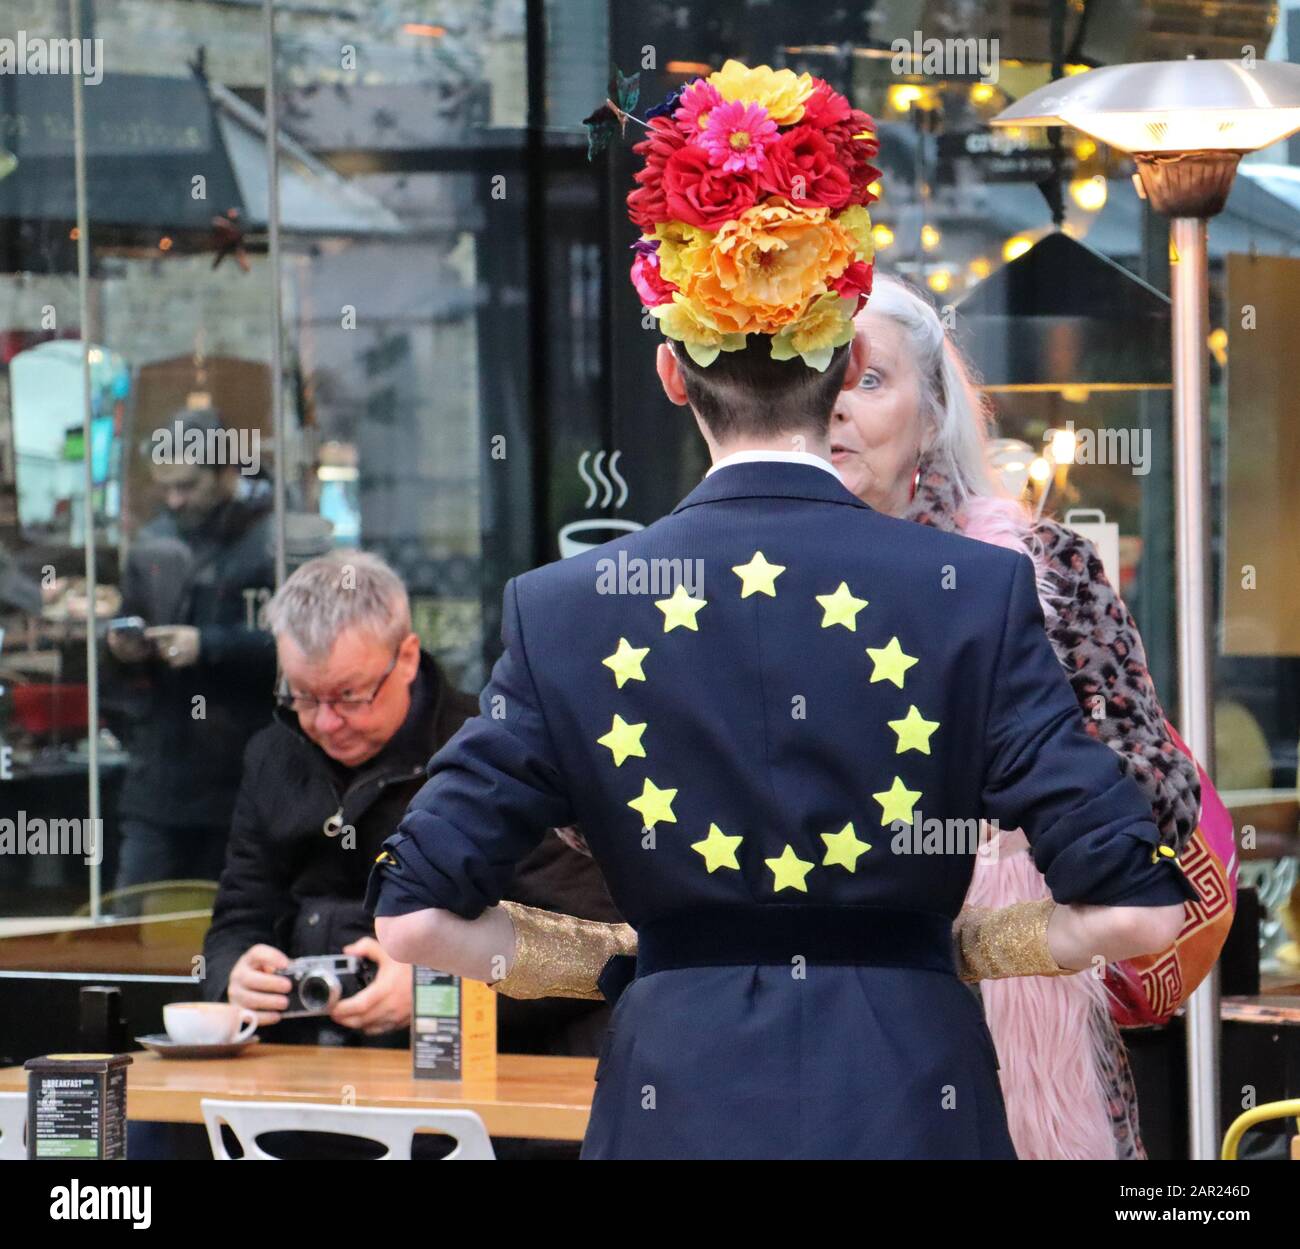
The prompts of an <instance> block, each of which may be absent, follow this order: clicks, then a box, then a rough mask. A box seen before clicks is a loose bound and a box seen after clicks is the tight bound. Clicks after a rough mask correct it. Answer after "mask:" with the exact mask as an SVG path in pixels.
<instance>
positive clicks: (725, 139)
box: [697, 100, 777, 173]
mask: <svg viewBox="0 0 1300 1249" xmlns="http://www.w3.org/2000/svg"><path fill="white" fill-rule="evenodd" d="M776 137H777V128H776V122H774V121H773V120H772V119H771V117H769V116H768V114H767V109H765V108H764V107H763V106H762V105H761V104H746V103H745V102H744V101H743V100H731V101H729V102H728V103H725V104H719V105H716V106H715V107H714V108H712V109H710V110H709V119H708V122H707V124H706V125H705V127H704V132H703V134H702V135H701V136H700V138H699V139H698V140H697V142H699V143H700V144H701V145H702V146H703V147H704V150H705V151H706V152H708V154H709V163H710V164H712V165H714V166H720V167H721V168H722V170H723V172H724V173H740V172H741V170H743V169H749V170H759V169H762V168H763V163H764V160H765V156H764V153H765V152H766V150H767V147H768V145H769V144H770V143H773V142H774V141H775V140H776Z"/></svg>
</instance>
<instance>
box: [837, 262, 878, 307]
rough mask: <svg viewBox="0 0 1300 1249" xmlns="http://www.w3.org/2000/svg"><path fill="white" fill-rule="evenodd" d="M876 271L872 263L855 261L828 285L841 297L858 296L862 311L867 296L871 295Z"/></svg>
mask: <svg viewBox="0 0 1300 1249" xmlns="http://www.w3.org/2000/svg"><path fill="white" fill-rule="evenodd" d="M874 269H875V266H874V265H872V264H871V262H870V261H867V260H855V261H854V262H853V263H852V264H851V265H849V267H848V268H847V269H845V270H844V272H843V273H841V274H840V276H839V277H837V278H832V279H831V280H830V282H829V283H828V285H829V286H830V288H831V290H833V291H837V292H838V293H839V294H840V295H844V296H857V297H858V310H859V311H861V309H862V305H863V303H865V302H866V298H867V296H868V295H870V294H871V279H872V277H873V276H874Z"/></svg>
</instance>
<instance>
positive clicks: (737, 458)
mask: <svg viewBox="0 0 1300 1249" xmlns="http://www.w3.org/2000/svg"><path fill="white" fill-rule="evenodd" d="M767 462H771V463H776V464H811V465H812V466H813V467H814V468H820V469H824V470H825V471H826V472H828V473H830V475H831V476H832V477H834V478H835V480H836V481H843V478H842V477H841V476H840V474H839V470H838V469H837V468H836V467H835V465H834V464H832V463H831V462H830V461H829V460H824V459H822V457H821V456H820V455H813V454H812V452H811V451H733V452H732V453H731V454H730V455H726V456H723V457H722V459H720V460H719V461H718V462H717V463H716V464H715V465H714V466H713V467H712V468H711V469H709V471H708V472H707V473H705V474H704V475H705V476H706V477H712V476H713V474H714V473H716V472H717V471H718V469H720V468H729V467H730V466H731V465H732V464H761V463H767Z"/></svg>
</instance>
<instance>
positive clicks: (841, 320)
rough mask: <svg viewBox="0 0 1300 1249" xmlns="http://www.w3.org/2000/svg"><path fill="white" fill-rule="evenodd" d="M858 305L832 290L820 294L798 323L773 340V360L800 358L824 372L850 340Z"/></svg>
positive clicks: (788, 327) (851, 299)
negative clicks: (854, 314)
mask: <svg viewBox="0 0 1300 1249" xmlns="http://www.w3.org/2000/svg"><path fill="white" fill-rule="evenodd" d="M857 302H858V301H857V300H856V299H854V298H849V297H848V296H840V295H837V294H836V293H835V292H834V291H830V292H828V293H827V294H825V295H819V296H818V297H817V298H816V299H814V300H813V302H812V303H811V304H810V305H809V306H808V311H807V312H806V313H804V315H803V316H802V317H800V318H799V320H798V321H795V322H793V323H792V324H791V325H788V326H786V328H785V329H783V330H782V331H781V332H780V333H779V334H777V335H776V336H775V337H774V338H773V339H772V359H773V360H793V359H794V357H795V356H802V357H803V361H804V363H805V364H807V365H808V367H809V368H813V369H816V370H817V372H819V373H823V372H825V370H826V366H827V365H828V364H830V362H831V356H832V355H834V353H835V349H836V348H837V347H843V346H844V344H845V343H848V342H852V341H853V309H854V308H855V307H857Z"/></svg>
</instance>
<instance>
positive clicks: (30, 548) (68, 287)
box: [0, 0, 122, 932]
mask: <svg viewBox="0 0 1300 1249" xmlns="http://www.w3.org/2000/svg"><path fill="white" fill-rule="evenodd" d="M23 21H24V25H25V30H26V35H27V37H28V39H29V40H30V41H31V44H33V45H35V46H38V47H39V46H41V45H42V43H43V41H47V40H50V39H58V38H62V37H64V36H66V34H67V26H66V6H64V5H62V4H57V3H54V2H53V0H49V2H47V3H36V4H28V5H25V6H24V12H23ZM93 89H94V88H92V87H89V86H87V87H86V88H85V91H86V92H87V94H88V93H89V92H90V91H92V90H93ZM72 98H73V79H72V76H71V75H70V74H68V73H49V74H43V75H28V76H18V75H14V74H8V73H6V74H3V75H0V818H2V820H3V823H0V839H4V840H5V841H6V842H7V844H6V845H5V847H4V853H3V854H0V932H12V931H14V930H15V929H16V928H17V927H18V926H17V925H16V924H15V923H14V922H13V921H15V920H16V919H18V918H19V917H32V916H41V915H44V916H53V915H68V914H71V913H73V912H76V911H79V910H80V911H84V910H85V909H86V907H87V904H88V898H89V874H88V866H87V862H86V860H87V859H90V858H93V857H95V854H94V853H93V852H91V853H86V852H81V853H79V852H78V851H89V850H90V847H89V845H88V844H87V843H89V842H90V841H93V840H94V834H95V831H96V830H95V828H94V826H93V825H92V824H90V823H89V820H90V815H91V813H90V810H89V806H88V784H87V776H88V765H87V759H88V739H89V733H90V727H89V712H88V697H87V691H88V686H87V661H86V631H87V624H86V621H87V617H88V615H89V610H88V608H89V603H90V599H91V587H90V586H89V584H88V582H87V579H86V564H85V557H84V553H83V541H84V524H85V517H86V508H87V506H88V501H87V495H86V485H85V474H84V469H83V462H84V458H85V454H86V447H85V440H84V436H83V433H84V431H83V416H84V411H85V402H84V396H85V390H84V382H83V359H82V357H83V350H82V337H83V332H84V327H83V324H82V310H81V308H80V306H79V299H78V287H77V244H76V238H75V224H76V214H75V208H74V206H73V203H72V186H73V177H72V170H73V162H72V137H71V136H72V127H71V117H72ZM96 342H98V340H96ZM91 371H92V377H91V384H92V388H93V394H94V397H95V401H96V412H97V414H98V419H97V421H96V423H95V424H94V425H92V440H91V441H92V445H91V448H90V455H91V460H92V466H93V470H94V474H93V475H94V483H93V486H92V497H91V500H90V502H89V506H90V507H91V508H93V510H94V512H95V514H96V519H97V521H98V520H99V519H100V518H101V517H104V516H105V515H106V513H107V512H108V511H109V510H110V509H111V507H112V502H111V499H110V494H111V485H110V478H111V465H112V459H113V440H112V417H111V412H112V405H113V403H114V401H115V400H114V396H115V393H116V390H117V388H118V387H119V386H120V384H121V376H122V375H121V361H120V360H119V359H117V358H116V357H114V355H113V353H111V352H108V351H103V350H100V351H98V352H97V353H95V354H94V356H93V359H92V366H91ZM105 554H106V555H107V554H108V552H107V551H105ZM115 602H116V600H115V597H114V595H113V594H112V592H111V590H107V589H105V590H104V591H102V592H101V594H100V595H99V596H98V601H97V606H98V608H99V618H100V620H101V621H102V620H103V619H104V617H105V616H106V615H107V614H109V613H110V612H111V611H112V610H113V609H114V607H115ZM78 843H80V844H78ZM99 844H102V841H101V842H100V843H99Z"/></svg>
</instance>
